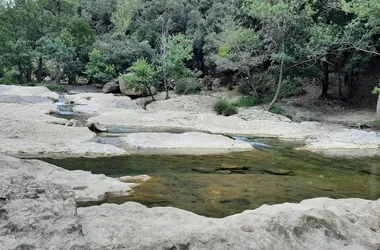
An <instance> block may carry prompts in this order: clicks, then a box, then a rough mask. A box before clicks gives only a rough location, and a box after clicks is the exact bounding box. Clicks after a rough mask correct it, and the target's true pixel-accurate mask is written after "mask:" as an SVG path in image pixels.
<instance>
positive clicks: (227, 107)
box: [214, 100, 237, 116]
mask: <svg viewBox="0 0 380 250" xmlns="http://www.w3.org/2000/svg"><path fill="white" fill-rule="evenodd" d="M214 111H215V112H216V113H217V114H218V115H224V116H231V115H234V114H237V109H236V107H234V106H233V105H232V104H231V103H229V102H228V101H226V100H218V101H217V102H216V103H215V105H214Z"/></svg>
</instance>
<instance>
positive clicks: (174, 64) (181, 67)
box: [158, 34, 193, 80]
mask: <svg viewBox="0 0 380 250" xmlns="http://www.w3.org/2000/svg"><path fill="white" fill-rule="evenodd" d="M164 43H166V44H164ZM192 44H193V42H192V41H191V40H189V39H186V38H185V36H184V35H182V34H178V35H175V36H171V37H169V38H168V40H167V41H164V40H163V41H162V49H161V58H159V60H158V65H159V67H158V69H159V71H160V73H161V75H162V76H163V77H165V78H168V79H169V80H178V79H181V78H184V77H188V76H191V75H192V72H191V70H190V69H189V68H187V67H186V62H187V61H188V60H190V59H191V58H192V57H193V47H192Z"/></svg>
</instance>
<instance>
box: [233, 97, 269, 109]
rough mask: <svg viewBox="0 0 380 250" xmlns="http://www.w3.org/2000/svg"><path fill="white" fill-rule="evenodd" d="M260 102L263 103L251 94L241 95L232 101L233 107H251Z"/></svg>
mask: <svg viewBox="0 0 380 250" xmlns="http://www.w3.org/2000/svg"><path fill="white" fill-rule="evenodd" d="M261 104H263V102H262V101H261V100H260V99H257V98H254V97H251V96H241V97H240V99H239V100H238V101H237V102H234V103H232V105H233V106H235V107H252V106H257V105H261Z"/></svg>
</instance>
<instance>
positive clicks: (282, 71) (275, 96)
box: [268, 58, 285, 110]
mask: <svg viewBox="0 0 380 250" xmlns="http://www.w3.org/2000/svg"><path fill="white" fill-rule="evenodd" d="M284 61H285V59H284V58H282V59H281V66H280V76H279V78H278V85H277V90H276V94H275V95H274V97H273V100H272V102H271V103H270V104H269V107H268V110H270V109H271V108H273V106H274V104H275V103H276V101H277V98H278V95H279V94H280V90H281V85H282V78H283V75H284V63H285V62H284Z"/></svg>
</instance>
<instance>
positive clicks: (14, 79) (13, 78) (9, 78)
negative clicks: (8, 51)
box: [0, 70, 22, 85]
mask: <svg viewBox="0 0 380 250" xmlns="http://www.w3.org/2000/svg"><path fill="white" fill-rule="evenodd" d="M0 84H4V85H21V84H22V80H21V78H20V75H19V74H18V73H17V72H16V71H14V70H10V71H6V72H5V73H4V75H3V77H2V78H1V79H0Z"/></svg>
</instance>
